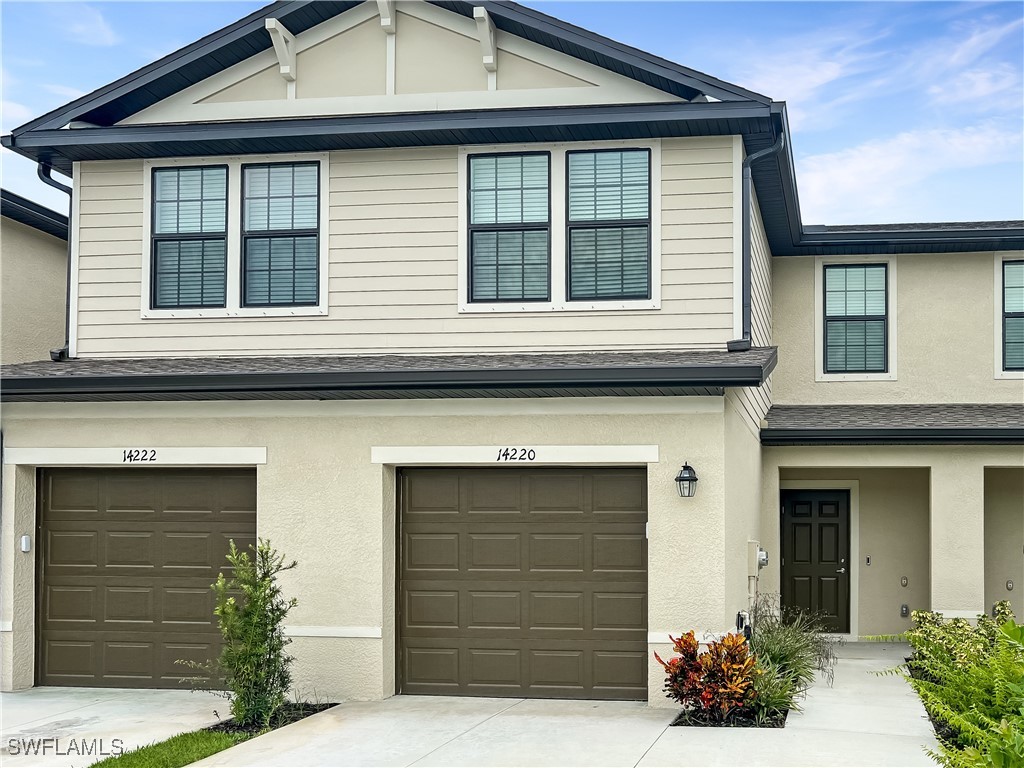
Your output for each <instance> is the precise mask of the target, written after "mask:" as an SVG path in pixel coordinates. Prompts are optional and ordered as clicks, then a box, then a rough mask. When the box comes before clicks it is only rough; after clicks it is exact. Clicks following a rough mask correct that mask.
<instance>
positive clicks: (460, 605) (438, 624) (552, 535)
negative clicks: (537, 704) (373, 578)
mask: <svg viewBox="0 0 1024 768" xmlns="http://www.w3.org/2000/svg"><path fill="white" fill-rule="evenodd" d="M400 495H401V536H400V537H399V539H400V545H399V546H400V549H401V552H400V563H401V574H400V579H401V585H400V589H399V621H400V628H401V640H400V643H399V646H400V648H399V653H400V659H399V671H400V677H401V691H402V692H403V693H417V694H443V695H470V696H515V697H534V698H563V699H570V698H571V699H629V700H642V699H646V698H647V539H646V531H645V524H646V521H647V475H646V471H645V470H643V469H532V470H513V469H497V470H494V469H411V470H405V471H404V472H403V473H402V480H401V489H400Z"/></svg>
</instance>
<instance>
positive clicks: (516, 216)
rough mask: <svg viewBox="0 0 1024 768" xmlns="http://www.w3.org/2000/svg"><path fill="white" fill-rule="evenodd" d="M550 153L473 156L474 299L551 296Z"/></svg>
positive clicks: (471, 265)
mask: <svg viewBox="0 0 1024 768" xmlns="http://www.w3.org/2000/svg"><path fill="white" fill-rule="evenodd" d="M549 198H550V194H549V158H548V154H547V153H533V154H515V155H475V156H473V157H471V158H469V296H470V301H481V302H482V301H547V300H548V299H549V298H550V295H551V270H550V247H551V230H550V204H549Z"/></svg>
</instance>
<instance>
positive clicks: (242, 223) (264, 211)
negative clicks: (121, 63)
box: [142, 155, 328, 318]
mask: <svg viewBox="0 0 1024 768" xmlns="http://www.w3.org/2000/svg"><path fill="white" fill-rule="evenodd" d="M243 161H245V162H243ZM326 163H327V156H326V155H303V156H293V157H284V156H271V157H266V158H264V157H247V158H240V157H232V158H223V159H210V160H180V161H176V160H163V161H160V160H152V161H147V166H148V167H149V168H151V169H152V172H151V173H150V174H149V178H148V179H147V184H146V186H145V188H144V192H143V195H144V198H145V199H146V200H147V201H148V202H147V204H148V205H149V209H150V215H149V217H148V220H147V222H146V227H147V230H148V238H146V239H147V240H148V242H149V254H148V256H147V257H146V258H144V259H143V272H144V281H145V282H146V283H147V284H148V285H149V291H148V295H146V296H143V303H142V316H143V317H152V318H168V317H233V316H240V317H260V316H287V315H310V314H326V312H327V291H326V280H327V254H328V250H327V237H326V234H324V233H321V226H322V223H323V220H324V218H325V216H326V198H327V194H326V189H325V179H326V176H327V172H326Z"/></svg>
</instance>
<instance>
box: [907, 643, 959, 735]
mask: <svg viewBox="0 0 1024 768" xmlns="http://www.w3.org/2000/svg"><path fill="white" fill-rule="evenodd" d="M905 661H906V662H907V671H908V672H909V673H910V676H911V677H913V678H914V679H915V680H927V681H930V682H936V681H935V680H933V679H932V678H931V677H930V676H929V675H926V674H924V672H923V671H922V670H921V669H920V667H918V666H917V665H915V664H914V663H913V662H914V657H913V656H907V657H906V659H905ZM925 714H926V715H928V720H929V721H930V722H931V724H932V728H933V729H934V730H935V738H936V739H938V740H939V741H940V742H942V743H943V744H949V745H951V746H954V747H956V748H957V749H963V748H964V747H966V746H968V745H967V744H962V743H961V742H960V739H958V738H957V732H956V731H954V730H953V729H952V728H950V727H949V724H948V723H947V722H946V721H945V720H939V719H938V718H936V717H935V716H933V715H932V713H931V712H929V711H928V710H927V709H926V710H925Z"/></svg>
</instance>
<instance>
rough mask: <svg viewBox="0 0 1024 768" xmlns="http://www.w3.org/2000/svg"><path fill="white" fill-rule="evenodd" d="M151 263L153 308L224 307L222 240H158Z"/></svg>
mask: <svg viewBox="0 0 1024 768" xmlns="http://www.w3.org/2000/svg"><path fill="white" fill-rule="evenodd" d="M153 262H154V270H153V278H154V279H153V306H154V308H157V309H171V308H178V307H223V306H224V301H225V290H226V285H227V281H226V278H227V248H226V247H225V244H224V241H223V240H198V239H194V240H158V241H157V242H156V243H155V247H154V259H153Z"/></svg>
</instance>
